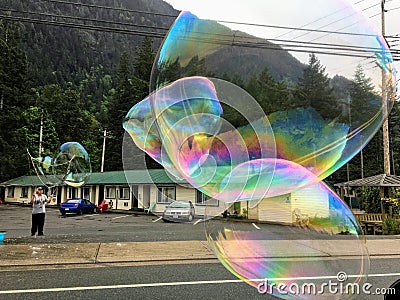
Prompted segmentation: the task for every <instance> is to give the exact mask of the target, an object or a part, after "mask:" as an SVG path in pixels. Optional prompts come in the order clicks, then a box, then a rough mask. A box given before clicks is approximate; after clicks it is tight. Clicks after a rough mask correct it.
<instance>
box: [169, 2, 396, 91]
mask: <svg viewBox="0 0 400 300" xmlns="http://www.w3.org/2000/svg"><path fill="white" fill-rule="evenodd" d="M165 1H166V2H169V3H170V4H171V5H172V6H173V7H174V8H176V9H178V10H188V11H191V12H193V13H194V14H195V15H197V16H198V17H200V18H204V19H214V20H221V19H223V20H225V21H226V20H229V21H234V22H238V21H239V22H243V23H253V24H254V23H255V24H264V25H265V24H266V25H276V26H288V27H290V28H299V27H303V28H305V29H320V28H321V29H322V30H331V31H335V32H338V31H340V32H359V33H362V34H366V33H368V32H371V33H372V32H373V29H372V28H373V27H375V30H376V31H377V32H381V30H382V27H381V0H348V1H347V2H350V3H351V4H353V5H354V6H355V7H356V8H357V9H358V10H360V11H361V14H364V16H366V17H367V19H368V20H370V23H372V27H371V28H367V27H368V26H369V25H368V26H367V27H366V28H365V30H364V27H360V26H359V22H360V20H362V19H364V20H365V18H363V17H362V16H361V14H360V13H353V12H354V11H353V10H352V9H350V6H349V7H347V6H346V5H343V3H346V1H345V0H343V1H342V2H341V1H340V0H337V2H333V0H331V1H327V0H312V1H311V0H303V1H300V0H280V1H274V0H252V1H251V4H254V3H256V4H255V5H253V7H257V8H259V9H257V10H256V11H255V10H254V8H251V5H249V4H247V5H245V3H246V1H243V0H201V1H200V0H165ZM385 1H386V4H385V8H386V10H387V12H386V13H385V25H386V36H390V35H396V34H400V0H385ZM248 3H249V2H248ZM275 3H276V4H275ZM304 3H310V4H311V5H310V6H309V7H307V8H304ZM326 3H331V5H329V4H326ZM332 3H334V4H335V5H334V6H333V5H332ZM274 4H275V5H274ZM337 4H341V5H340V6H337ZM271 5H274V6H273V12H272V13H271V14H268V13H265V12H266V11H267V12H268V11H270V10H271ZM227 7H229V8H230V9H229V10H228V9H227ZM338 7H339V9H338ZM324 8H325V9H324ZM228 11H229V12H230V13H229V14H227V13H226V12H228ZM232 11H236V13H237V14H236V15H234V14H232ZM314 21H316V22H314ZM357 23H358V25H355V26H354V24H357ZM332 24H333V25H332ZM224 25H226V26H228V27H231V28H232V29H234V30H240V31H244V32H247V33H249V34H252V35H254V36H258V37H262V38H267V39H271V38H284V39H287V40H295V39H297V40H299V39H301V40H303V41H304V42H307V41H314V40H318V41H321V42H329V43H334V42H336V40H335V38H336V37H335V35H330V36H329V37H325V40H323V38H324V36H325V35H324V34H321V33H319V35H320V37H319V38H315V36H313V35H317V34H316V33H313V32H308V33H305V34H303V33H304V31H300V33H299V31H297V30H296V31H294V30H287V29H285V30H282V29H274V28H271V27H270V26H268V27H263V26H244V25H238V24H230V23H224ZM357 26H358V28H357ZM321 35H322V37H321ZM338 36H340V35H338ZM321 38H322V39H321ZM338 38H339V37H338ZM347 42H348V43H349V44H351V43H354V44H355V46H361V44H362V42H363V41H360V39H359V38H357V39H351V38H350V39H348V41H347ZM369 42H371V41H369ZM390 42H391V43H393V39H392V40H390ZM341 43H343V41H341V42H338V44H341ZM396 43H397V44H396V45H394V46H395V48H396V49H399V48H400V41H397V42H396ZM371 45H372V44H371ZM392 46H393V45H392ZM292 54H293V55H295V56H296V57H297V58H298V59H299V60H300V61H302V62H303V63H307V62H308V53H292ZM320 58H321V57H320ZM321 62H322V63H323V64H324V65H325V66H327V72H328V73H329V74H330V75H334V74H337V73H335V72H337V64H338V63H337V59H332V58H328V60H327V61H324V60H323V59H322V58H321ZM340 62H341V64H342V65H347V64H350V63H351V64H353V63H352V62H351V61H350V58H346V57H342V58H341V60H340ZM396 65H397V63H396ZM353 69H354V68H353ZM397 69H398V66H397ZM343 72H345V71H343ZM347 72H348V74H344V75H345V76H347V77H348V76H352V74H353V70H352V69H351V68H350V67H348V71H347ZM378 75H380V73H377V74H375V75H371V77H374V76H377V77H376V78H375V80H376V83H377V84H378V83H379V82H380V79H379V76H378Z"/></svg>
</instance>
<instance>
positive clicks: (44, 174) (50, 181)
mask: <svg viewBox="0 0 400 300" xmlns="http://www.w3.org/2000/svg"><path fill="white" fill-rule="evenodd" d="M28 154H29V156H30V153H29V151H28ZM30 159H31V163H32V166H33V169H34V170H35V173H36V176H37V177H38V178H39V180H40V181H41V182H42V184H44V185H47V186H54V185H57V184H59V181H60V180H59V178H58V177H57V176H55V175H54V159H53V158H52V157H50V156H44V157H42V156H40V157H32V156H30Z"/></svg>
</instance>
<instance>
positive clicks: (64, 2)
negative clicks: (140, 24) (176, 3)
mask: <svg viewBox="0 0 400 300" xmlns="http://www.w3.org/2000/svg"><path fill="white" fill-rule="evenodd" d="M41 1H46V2H53V3H60V4H68V5H77V6H84V7H91V8H100V9H106V10H115V11H122V12H129V13H137V14H150V15H154V16H162V17H171V18H176V17H177V16H178V15H173V14H165V13H158V12H150V11H141V10H135V9H128V8H119V7H113V6H103V5H97V4H86V3H81V2H73V1H63V0H41Z"/></svg>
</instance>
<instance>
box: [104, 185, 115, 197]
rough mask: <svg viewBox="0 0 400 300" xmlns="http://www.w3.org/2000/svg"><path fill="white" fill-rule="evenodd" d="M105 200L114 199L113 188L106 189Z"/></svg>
mask: <svg viewBox="0 0 400 300" xmlns="http://www.w3.org/2000/svg"><path fill="white" fill-rule="evenodd" d="M106 199H115V187H110V186H107V187H106Z"/></svg>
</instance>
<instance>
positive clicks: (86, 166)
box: [28, 142, 92, 187]
mask: <svg viewBox="0 0 400 300" xmlns="http://www.w3.org/2000/svg"><path fill="white" fill-rule="evenodd" d="M28 154H29V151H28ZM29 156H30V158H31V162H32V165H33V167H34V170H35V172H36V175H37V176H38V178H39V179H40V181H41V182H42V183H43V184H44V185H46V186H49V187H52V186H58V185H60V184H67V185H69V186H74V187H79V186H82V185H84V184H85V183H86V182H87V180H88V179H89V177H90V175H91V173H92V165H91V163H90V157H89V154H88V153H87V151H86V149H85V148H84V147H83V146H82V145H81V144H80V143H78V142H67V143H64V144H62V145H61V146H60V148H59V152H58V154H57V156H56V157H55V158H52V157H51V156H48V155H47V156H44V157H36V158H34V157H32V156H31V155H30V154H29Z"/></svg>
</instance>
